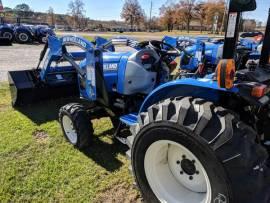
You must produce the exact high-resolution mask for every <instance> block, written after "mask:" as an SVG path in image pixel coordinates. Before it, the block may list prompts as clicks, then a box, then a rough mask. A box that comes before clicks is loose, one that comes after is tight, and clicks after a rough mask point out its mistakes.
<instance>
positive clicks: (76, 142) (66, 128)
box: [59, 103, 94, 149]
mask: <svg viewBox="0 0 270 203" xmlns="http://www.w3.org/2000/svg"><path fill="white" fill-rule="evenodd" d="M59 122H60V124H61V128H62V131H63V134H64V136H65V138H66V139H67V140H68V141H69V142H70V143H71V144H72V145H73V146H74V147H75V148H78V149H84V148H86V147H88V146H89V145H90V144H91V143H92V139H93V134H94V129H93V126H92V123H91V121H90V117H89V116H88V113H87V111H86V110H85V108H84V106H83V105H81V104H77V103H71V104H67V105H65V106H63V107H62V108H61V109H60V112H59Z"/></svg>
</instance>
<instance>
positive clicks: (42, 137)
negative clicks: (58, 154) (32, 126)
mask: <svg viewBox="0 0 270 203" xmlns="http://www.w3.org/2000/svg"><path fill="white" fill-rule="evenodd" d="M33 136H34V138H35V139H36V140H37V141H38V142H46V141H47V139H48V133H47V132H45V131H44V130H36V131H35V132H33Z"/></svg>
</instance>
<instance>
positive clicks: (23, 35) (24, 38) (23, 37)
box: [15, 31, 32, 44]
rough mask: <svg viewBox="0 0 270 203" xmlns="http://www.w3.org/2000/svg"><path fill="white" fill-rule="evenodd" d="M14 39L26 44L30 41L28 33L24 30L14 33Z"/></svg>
mask: <svg viewBox="0 0 270 203" xmlns="http://www.w3.org/2000/svg"><path fill="white" fill-rule="evenodd" d="M15 39H16V41H17V42H18V43H20V44H27V43H30V42H31V41H32V37H31V35H30V33H28V32H26V31H19V32H17V33H16V34H15Z"/></svg>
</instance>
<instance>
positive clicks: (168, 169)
mask: <svg viewBox="0 0 270 203" xmlns="http://www.w3.org/2000/svg"><path fill="white" fill-rule="evenodd" d="M187 160H188V161H187ZM192 161H195V162H192ZM185 163H189V164H185ZM190 163H193V166H195V171H196V172H195V173H194V167H190ZM186 166H189V167H186ZM144 168H145V174H146V178H147V180H148V182H149V185H150V187H151V189H152V190H153V192H154V193H155V195H156V197H157V198H158V200H159V201H160V202H164V203H165V202H166V203H167V202H181V203H187V202H188V203H199V202H202V203H210V202H211V185H210V180H209V178H208V175H207V173H206V171H205V169H204V167H203V166H202V164H201V162H200V161H199V160H198V159H197V157H196V156H195V155H194V154H193V153H192V152H191V151H189V150H188V149H187V148H185V147H184V146H182V145H180V144H178V143H176V142H173V141H169V140H160V141H157V142H154V143H153V144H151V145H150V147H149V148H148V149H147V151H146V154H145V159H144ZM187 169H189V170H187ZM191 172H192V173H194V174H192V175H188V174H191ZM190 177H192V179H191V178H190Z"/></svg>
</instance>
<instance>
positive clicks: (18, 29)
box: [15, 27, 34, 39]
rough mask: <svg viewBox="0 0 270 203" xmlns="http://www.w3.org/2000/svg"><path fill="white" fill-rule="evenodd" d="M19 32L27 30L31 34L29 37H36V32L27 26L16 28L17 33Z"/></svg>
mask: <svg viewBox="0 0 270 203" xmlns="http://www.w3.org/2000/svg"><path fill="white" fill-rule="evenodd" d="M18 32H26V33H27V34H28V35H29V37H31V38H32V39H33V38H34V33H32V31H31V30H30V29H29V28H27V27H17V28H15V33H18Z"/></svg>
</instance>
